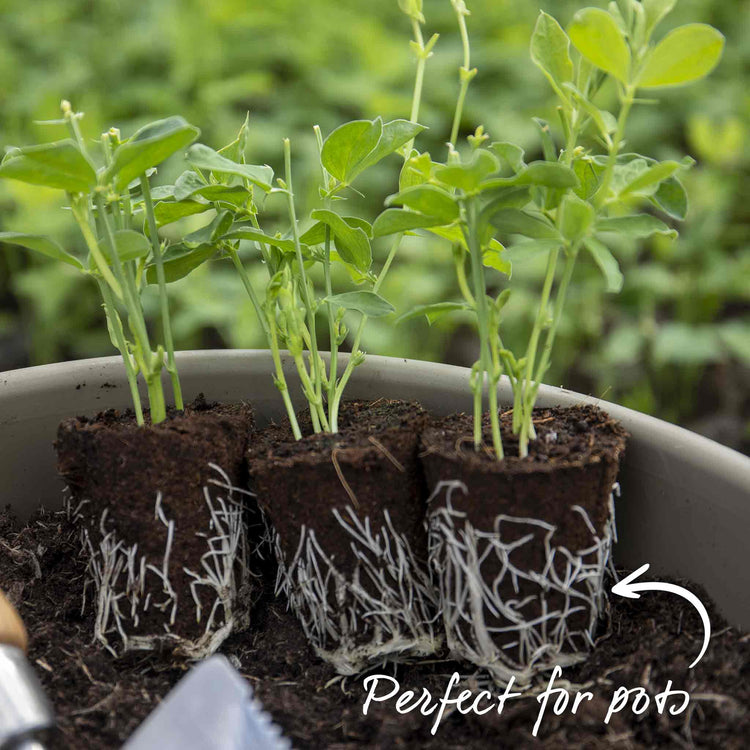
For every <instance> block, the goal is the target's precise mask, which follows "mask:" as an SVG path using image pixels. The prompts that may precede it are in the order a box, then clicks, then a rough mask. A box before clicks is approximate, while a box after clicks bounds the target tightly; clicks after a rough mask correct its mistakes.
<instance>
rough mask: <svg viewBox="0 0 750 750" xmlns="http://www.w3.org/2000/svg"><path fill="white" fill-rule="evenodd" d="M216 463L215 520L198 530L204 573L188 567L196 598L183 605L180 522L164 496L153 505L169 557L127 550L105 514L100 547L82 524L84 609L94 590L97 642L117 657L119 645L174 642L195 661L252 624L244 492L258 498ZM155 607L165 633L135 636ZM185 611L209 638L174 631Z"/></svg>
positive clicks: (210, 495) (209, 492)
mask: <svg viewBox="0 0 750 750" xmlns="http://www.w3.org/2000/svg"><path fill="white" fill-rule="evenodd" d="M209 466H210V467H211V469H213V470H214V472H216V474H217V477H215V478H212V479H210V480H209V484H210V485H211V486H210V487H209V486H206V487H204V488H203V496H204V498H205V501H206V506H207V508H208V511H209V514H210V521H209V524H208V528H207V529H204V530H202V532H199V533H197V536H199V537H201V538H202V539H204V540H205V544H206V551H205V552H204V553H203V555H202V556H201V558H200V560H199V561H198V562H199V568H198V570H197V571H194V570H191V569H188V568H183V571H184V572H185V574H186V575H187V576H188V577H189V578H190V579H192V580H191V582H190V592H191V595H192V596H191V597H190V598H188V599H187V600H185V599H184V598H183V600H179V598H178V595H177V592H176V591H175V589H174V587H173V585H172V582H171V580H170V556H171V555H172V552H173V548H174V544H175V542H174V530H175V522H174V520H173V519H169V518H167V516H166V514H165V512H164V509H163V507H162V496H161V493H158V494H157V496H156V502H155V505H154V518H155V521H157V522H158V523H160V524H161V525H162V526H164V528H165V541H164V552H163V554H162V555H161V559H159V560H153V561H152V562H151V561H149V560H148V559H147V558H146V556H145V555H140V556H139V554H138V544H137V543H136V544H133V545H130V546H128V545H126V544H125V543H124V542H123V540H121V539H118V537H117V534H116V532H115V531H114V530H110V531H107V529H106V519H107V510H106V509H105V510H104V512H103V513H102V516H101V518H100V521H99V530H98V534H97V535H95V536H97V537H98V540H97V541H96V543H95V542H94V541H93V540H92V534H90V533H89V529H88V528H87V527H86V526H83V527H82V530H81V542H82V545H83V550H84V554H86V555H87V557H88V560H89V563H88V568H87V574H88V575H87V580H86V582H85V585H84V606H85V598H86V592H87V590H88V589H89V587H93V590H94V592H95V611H96V620H95V624H94V638H95V640H97V641H99V642H100V643H101V644H102V645H103V646H104V647H105V648H106V649H107V650H109V651H110V652H111V653H112V654H114V655H115V656H117V655H118V646H117V641H118V640H119V641H120V642H121V644H120V651H121V652H122V653H124V652H127V651H144V650H146V651H150V650H156V649H159V648H161V647H162V646H164V645H167V646H169V647H170V648H172V649H173V650H175V651H176V652H177V653H180V654H182V655H184V656H186V657H188V658H190V659H196V660H198V659H204V658H206V657H207V656H210V655H211V654H212V653H213V652H214V651H216V650H217V649H218V648H219V646H220V645H221V644H222V643H223V641H224V640H226V638H227V637H228V636H229V634H230V633H232V632H233V631H234V630H241V629H242V628H244V627H246V626H247V607H246V606H243V604H242V603H241V602H239V601H238V593H239V591H240V590H241V589H243V588H244V587H245V586H246V585H247V583H248V579H249V576H250V572H249V569H248V567H247V563H246V560H247V528H246V523H245V520H244V506H243V503H242V502H241V500H240V499H239V498H238V497H237V495H239V494H251V493H248V492H247V491H246V490H242V489H240V488H238V487H233V486H232V484H231V482H230V480H229V477H228V476H227V474H226V473H225V472H224V471H223V470H222V469H221V467H219V466H217V465H216V464H209ZM84 503H85V501H84V502H83V503H80V504H79V506H78V508H77V509H76V510H75V511H73V518H74V519H75V520H77V521H79V522H80V520H81V512H80V511H81V508H82V506H83V505H84ZM172 567H174V566H173V565H172ZM172 573H173V571H172ZM157 590H158V591H160V595H158V596H157V595H156V593H155V592H156V591H157ZM207 603H208V606H207ZM150 608H153V609H157V610H160V611H161V612H162V613H164V622H163V628H164V632H159V633H137V634H136V631H137V630H138V628H139V625H140V621H141V618H142V617H143V615H144V614H145V613H146V612H148V611H149V609H150ZM185 608H187V609H188V610H189V611H191V614H192V616H194V618H195V622H197V623H201V622H202V623H203V633H202V634H201V635H200V636H199V637H197V638H195V639H189V638H186V637H184V636H181V635H179V634H178V633H176V632H174V631H173V627H174V624H175V622H176V619H177V615H178V612H181V611H182V610H184V609H185Z"/></svg>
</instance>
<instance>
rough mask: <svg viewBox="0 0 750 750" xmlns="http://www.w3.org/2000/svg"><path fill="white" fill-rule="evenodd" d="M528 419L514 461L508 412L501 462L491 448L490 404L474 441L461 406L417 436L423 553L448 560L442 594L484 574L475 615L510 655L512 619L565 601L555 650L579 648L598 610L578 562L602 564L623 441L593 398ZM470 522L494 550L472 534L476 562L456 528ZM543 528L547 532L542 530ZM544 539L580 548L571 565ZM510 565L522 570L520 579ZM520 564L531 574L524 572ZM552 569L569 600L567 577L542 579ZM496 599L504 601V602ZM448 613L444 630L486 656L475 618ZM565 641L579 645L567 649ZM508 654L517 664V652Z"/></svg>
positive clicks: (556, 608)
mask: <svg viewBox="0 0 750 750" xmlns="http://www.w3.org/2000/svg"><path fill="white" fill-rule="evenodd" d="M532 417H533V423H534V427H535V430H536V438H535V439H534V440H533V441H531V442H530V444H529V455H528V456H526V457H525V458H523V459H522V458H520V457H519V455H518V441H517V439H516V438H515V437H514V435H513V430H512V426H513V425H512V419H513V415H512V412H510V411H509V412H506V413H504V414H503V415H502V418H501V425H500V426H501V435H502V439H503V446H504V449H505V458H504V460H503V461H498V460H497V459H496V458H495V455H494V453H493V452H492V450H491V449H490V448H489V447H488V446H491V445H492V439H491V433H490V429H491V428H490V423H489V415H488V414H485V415H484V419H483V424H482V427H483V430H482V432H483V440H484V447H483V450H480V451H476V450H475V448H474V438H473V427H474V423H473V418H472V417H470V416H468V415H465V414H454V415H452V416H449V417H445V418H434V419H433V420H431V423H430V425H429V426H428V427H427V428H426V429H425V430H424V432H423V434H422V453H421V454H420V457H421V461H422V466H423V468H424V472H425V478H426V481H427V486H428V487H429V488H430V490H431V491H432V490H435V496H434V497H432V498H431V500H430V503H429V508H428V514H429V515H430V518H431V520H433V521H434V523H433V525H434V526H435V528H436V531H435V534H436V536H437V538H438V539H439V542H440V544H438V545H437V546H436V548H435V550H434V553H433V560H432V561H431V562H432V563H433V565H437V566H439V567H440V569H441V570H449V569H450V568H451V566H456V567H455V569H454V570H453V572H452V574H451V575H450V577H449V578H448V579H449V580H450V581H451V584H450V585H451V591H448V592H444V594H443V595H444V596H447V597H448V599H449V600H450V601H453V600H454V598H455V593H454V589H456V587H458V589H460V590H462V591H466V590H468V588H467V587H469V585H470V581H471V579H472V577H476V576H477V575H478V576H479V577H481V579H482V580H483V581H484V584H485V588H486V591H487V594H486V596H485V604H484V605H483V608H482V612H481V622H482V623H483V624H484V625H486V626H487V628H491V629H492V632H493V636H492V641H493V643H494V646H495V647H496V648H497V649H498V650H499V651H498V653H500V654H504V653H506V651H505V649H510V651H508V652H507V653H509V654H515V653H517V652H518V645H514V644H518V641H519V631H518V628H517V624H518V622H519V621H521V622H524V623H527V624H528V623H534V622H537V623H539V622H543V621H544V620H545V617H546V615H547V613H549V612H567V611H568V610H569V609H572V611H571V612H570V613H569V614H568V615H566V619H565V627H566V630H567V632H568V636H567V638H566V639H565V646H564V648H563V651H564V652H567V651H568V650H575V651H578V650H579V649H580V648H581V645H583V647H584V648H587V645H588V643H589V641H588V638H587V635H586V630H587V628H588V627H589V625H590V624H591V623H593V622H595V620H596V617H597V611H596V606H597V604H596V602H597V597H596V596H593V597H592V595H591V593H590V591H589V589H590V580H591V579H590V575H587V576H583V577H580V578H579V576H578V574H577V570H578V569H579V568H577V567H576V566H579V567H580V566H581V565H586V566H588V567H590V568H591V569H594V570H595V569H596V566H597V565H599V564H600V563H599V550H598V542H599V540H601V539H604V538H606V525H607V522H608V520H609V518H610V494H611V492H612V487H613V484H614V482H615V480H616V478H617V472H618V469H619V464H620V459H621V457H622V455H623V453H624V451H625V443H626V440H627V433H626V432H625V430H624V429H623V428H622V427H621V426H620V424H619V423H618V422H617V421H615V420H613V419H612V418H611V417H609V415H607V414H606V413H605V412H603V411H602V410H601V409H599V408H597V407H595V406H591V405H577V406H573V407H568V408H560V407H557V408H552V409H535V410H534V412H533V415H532ZM441 482H452V483H454V484H452V485H445V484H443V485H441V484H440V483H441ZM456 483H460V484H456ZM498 518H500V519H501V520H500V521H498ZM521 519H533V522H532V523H530V522H527V521H523V520H521ZM467 522H469V523H470V524H471V526H472V527H473V528H474V529H475V530H476V532H477V533H478V534H479V535H481V534H482V533H496V532H497V533H498V534H499V535H500V537H499V538H500V540H501V542H502V544H503V545H504V546H503V552H502V553H500V552H499V551H498V550H497V549H496V548H495V547H487V546H486V544H487V543H486V542H483V541H482V540H481V538H480V536H477V535H474V542H473V543H474V544H476V545H477V548H478V551H477V553H476V554H477V556H478V557H477V561H476V562H472V561H471V560H469V559H468V557H467V556H466V555H465V554H464V553H463V552H461V551H460V550H461V549H462V544H461V543H460V542H458V541H456V540H460V539H461V538H462V536H461V535H462V534H464V533H465V530H464V525H465V524H466V523H467ZM540 522H541V523H540ZM498 523H499V524H500V525H499V526H498ZM542 524H548V525H549V526H544V525H542ZM551 527H554V532H553V533H551V534H550V533H549V532H548V529H549V528H551ZM592 530H593V533H592ZM595 545H597V546H595ZM550 548H552V549H553V550H554V548H564V549H565V550H568V551H569V552H571V553H573V554H574V555H576V556H578V557H577V558H576V561H575V563H571V561H570V558H569V555H567V554H555V553H554V552H552V553H550ZM584 551H587V552H586V553H585V554H584ZM457 555H463V557H462V560H461V562H460V564H456V563H455V558H456V556H457ZM514 571H519V572H520V573H521V576H522V580H520V582H519V578H518V576H517V575H516V574H515V573H514ZM551 572H554V573H555V575H554V576H551ZM526 573H534V574H535V576H536V577H534V578H531V579H530V580H525V579H524V578H523V576H524V575H525V574H526ZM448 576H449V574H448V573H446V574H445V575H444V576H443V580H446V577H448ZM550 576H551V577H552V578H555V579H557V580H560V581H567V582H569V583H568V585H569V586H570V587H571V588H572V590H573V592H574V594H575V595H576V597H577V598H576V600H575V601H576V604H575V605H574V606H572V607H571V605H570V594H569V590H568V588H567V587H561V588H555V587H554V586H550V585H548V583H549V579H548V577H550ZM539 580H542V581H543V583H542V584H540V583H539ZM571 581H575V582H574V583H570V582H571ZM483 596H484V595H483ZM491 601H494V602H495V603H494V604H493V603H491ZM498 602H513V604H512V605H509V607H507V608H503V607H501V606H500V605H499V604H498ZM449 619H450V620H451V621H452V622H454V623H455V628H454V629H453V630H452V631H451V632H449V634H448V635H449V639H450V640H457V641H459V642H462V643H469V644H470V647H471V649H473V650H474V651H478V652H479V653H484V654H485V657H483V658H486V659H489V660H494V658H495V657H494V656H492V657H491V656H490V654H489V649H488V647H487V645H486V641H484V640H482V639H481V638H480V636H478V635H477V633H476V631H475V628H474V627H473V626H469V624H468V623H465V622H464V621H463V619H455V618H453V617H452V615H451V616H450V618H449ZM543 632H544V631H543V629H542V628H541V626H540V633H539V637H540V638H545V637H546V636H544V635H543V634H542V633H543ZM571 639H573V642H575V643H576V644H579V643H580V644H581V645H576V646H575V649H572V648H570V647H569V643H570V641H571ZM483 644H484V645H483ZM516 660H517V663H524V661H525V658H521V657H516ZM480 663H482V662H480ZM485 663H486V662H485Z"/></svg>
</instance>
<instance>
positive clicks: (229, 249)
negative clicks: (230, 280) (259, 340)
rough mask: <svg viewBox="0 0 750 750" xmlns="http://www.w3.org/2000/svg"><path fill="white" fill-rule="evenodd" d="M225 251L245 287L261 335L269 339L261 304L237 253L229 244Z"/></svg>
mask: <svg viewBox="0 0 750 750" xmlns="http://www.w3.org/2000/svg"><path fill="white" fill-rule="evenodd" d="M225 250H226V251H227V254H228V255H229V257H230V258H231V260H232V263H233V264H234V267H235V269H236V271H237V273H238V274H239V277H240V279H241V281H242V285H243V286H244V287H245V291H246V292H247V296H248V297H250V302H252V304H253V308H254V309H255V314H256V315H257V317H258V322H259V323H260V326H261V328H262V329H263V333H265V335H266V339H268V337H269V330H268V322H267V320H266V317H265V315H264V314H263V308H262V307H261V304H260V302H259V301H258V296H257V295H256V294H255V289H253V285H252V284H251V283H250V277H249V276H248V275H247V271H246V270H245V266H244V265H243V264H242V261H241V260H240V256H239V253H238V252H237V250H236V248H234V247H232V246H231V245H229V244H227V245H225Z"/></svg>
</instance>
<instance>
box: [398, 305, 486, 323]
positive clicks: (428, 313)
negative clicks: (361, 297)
mask: <svg viewBox="0 0 750 750" xmlns="http://www.w3.org/2000/svg"><path fill="white" fill-rule="evenodd" d="M473 309H474V308H473V307H472V306H471V305H469V304H468V303H467V302H435V303H433V304H431V305H417V306H416V307H415V308H413V309H412V310H409V312H407V313H404V314H403V315H399V316H398V318H396V320H395V321H394V322H395V323H396V324H397V325H398V324H399V323H403V322H404V321H405V320H413V319H414V318H419V317H421V316H422V315H424V316H425V317H426V318H427V322H428V323H429V324H430V325H432V324H433V323H434V322H435V321H436V320H438V318H441V317H443V315H447V314H448V313H452V312H465V311H467V310H473Z"/></svg>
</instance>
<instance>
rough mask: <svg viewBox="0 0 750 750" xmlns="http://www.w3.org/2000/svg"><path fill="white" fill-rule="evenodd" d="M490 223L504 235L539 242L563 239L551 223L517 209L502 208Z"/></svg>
mask: <svg viewBox="0 0 750 750" xmlns="http://www.w3.org/2000/svg"><path fill="white" fill-rule="evenodd" d="M490 222H491V223H492V224H493V225H494V226H495V227H497V229H498V230H500V231H501V232H503V233H504V234H521V235H523V236H524V237H529V238H530V239H537V240H560V239H561V238H560V235H559V233H558V231H557V229H556V228H555V227H554V226H553V225H552V224H550V222H549V221H547V220H546V219H544V218H542V217H541V216H534V215H532V214H529V213H526V212H525V211H520V210H519V209H517V208H501V209H500V210H499V211H497V212H495V213H494V214H493V215H492V216H491V217H490Z"/></svg>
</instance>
